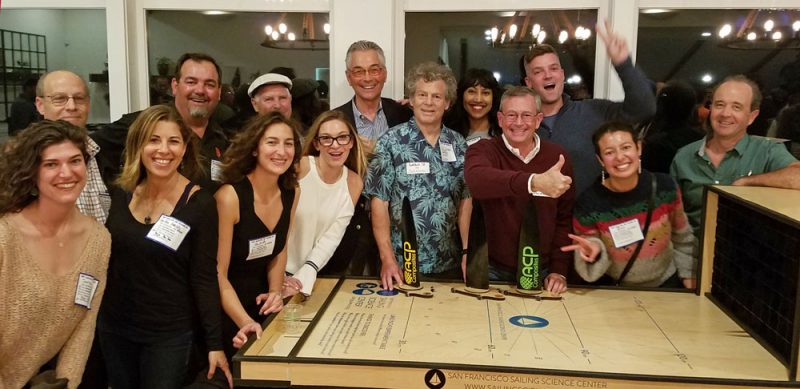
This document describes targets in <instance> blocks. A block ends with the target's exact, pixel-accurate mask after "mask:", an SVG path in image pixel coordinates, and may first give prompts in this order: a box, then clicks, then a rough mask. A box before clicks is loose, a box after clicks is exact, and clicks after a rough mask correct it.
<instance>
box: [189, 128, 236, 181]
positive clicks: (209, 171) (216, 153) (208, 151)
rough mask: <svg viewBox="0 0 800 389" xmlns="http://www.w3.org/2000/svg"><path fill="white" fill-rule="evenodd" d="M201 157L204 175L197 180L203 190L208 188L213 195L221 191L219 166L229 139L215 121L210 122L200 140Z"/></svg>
mask: <svg viewBox="0 0 800 389" xmlns="http://www.w3.org/2000/svg"><path fill="white" fill-rule="evenodd" d="M198 140H199V142H198V144H199V146H200V147H199V149H200V150H199V151H200V155H201V156H202V157H203V159H202V166H203V172H204V174H203V175H202V176H201V177H199V179H197V183H198V184H200V186H201V187H203V188H208V189H210V190H211V193H214V192H216V191H217V189H219V187H220V185H221V183H220V182H219V177H217V175H218V174H219V166H220V164H221V161H222V154H223V153H224V152H225V150H226V149H227V148H228V145H229V142H228V138H227V137H226V136H225V132H224V131H222V127H221V126H220V125H219V124H217V123H216V122H214V121H209V122H208V125H207V126H206V132H205V133H204V134H203V137H202V138H200V139H198Z"/></svg>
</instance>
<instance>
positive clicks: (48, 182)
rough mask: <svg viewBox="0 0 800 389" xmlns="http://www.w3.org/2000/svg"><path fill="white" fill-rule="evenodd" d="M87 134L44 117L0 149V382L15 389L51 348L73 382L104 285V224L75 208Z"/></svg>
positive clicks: (60, 372) (61, 375) (59, 373)
mask: <svg viewBox="0 0 800 389" xmlns="http://www.w3.org/2000/svg"><path fill="white" fill-rule="evenodd" d="M86 142H87V140H86V132H85V131H84V130H81V129H79V128H78V127H75V126H73V125H72V124H69V123H67V122H63V121H58V122H53V121H49V120H44V121H41V122H38V123H35V124H32V125H31V126H30V127H28V128H27V129H25V130H23V131H22V132H20V133H19V134H18V135H17V136H16V137H14V138H12V139H11V140H10V141H9V142H8V143H6V144H5V145H4V147H3V153H1V154H0V182H2V183H3V187H2V189H0V215H1V216H0V388H14V389H16V388H21V387H23V386H24V385H25V384H26V383H27V382H28V380H30V379H31V377H33V376H34V375H35V374H36V372H37V371H38V370H39V368H40V367H41V366H42V365H44V364H45V363H47V361H49V360H50V359H52V358H53V357H55V356H56V355H58V363H57V364H56V371H55V377H57V378H58V379H60V380H61V381H62V384H63V381H65V379H66V380H68V383H67V384H68V387H70V388H75V387H77V386H78V385H79V384H80V381H81V375H82V374H83V368H84V366H85V364H86V358H87V356H88V355H89V349H90V347H91V345H92V337H93V336H94V326H95V318H96V316H97V310H98V308H99V307H100V301H101V300H102V297H103V291H104V290H105V287H106V268H107V266H108V256H109V250H110V245H111V237H110V236H109V234H108V231H106V229H105V228H104V227H103V226H102V225H101V224H100V223H98V222H97V221H96V220H95V219H94V218H91V217H88V216H84V215H82V214H81V213H80V212H79V211H78V208H77V207H76V206H75V201H76V200H77V198H78V195H79V194H80V193H81V191H82V190H83V187H84V186H85V185H86V160H87V159H88V152H87V149H86Z"/></svg>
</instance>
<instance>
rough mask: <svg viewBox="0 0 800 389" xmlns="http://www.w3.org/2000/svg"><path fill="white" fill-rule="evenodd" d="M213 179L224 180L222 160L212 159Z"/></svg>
mask: <svg viewBox="0 0 800 389" xmlns="http://www.w3.org/2000/svg"><path fill="white" fill-rule="evenodd" d="M211 181H216V182H222V162H220V161H217V160H216V159H212V160H211Z"/></svg>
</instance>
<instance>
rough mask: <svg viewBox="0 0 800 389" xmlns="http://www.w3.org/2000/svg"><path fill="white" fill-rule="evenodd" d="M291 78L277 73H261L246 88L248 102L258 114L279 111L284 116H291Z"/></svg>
mask: <svg viewBox="0 0 800 389" xmlns="http://www.w3.org/2000/svg"><path fill="white" fill-rule="evenodd" d="M291 90H292V80H290V79H289V77H286V76H284V75H282V74H278V73H267V74H262V75H261V76H259V77H258V78H256V79H255V80H254V81H253V82H252V83H251V84H250V87H249V88H247V94H248V95H249V96H250V103H252V104H253V109H254V110H255V111H256V112H257V113H258V114H259V115H266V114H268V113H270V112H280V113H281V115H283V117H285V118H291V117H292V94H291Z"/></svg>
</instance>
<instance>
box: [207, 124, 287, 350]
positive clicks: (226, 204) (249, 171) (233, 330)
mask: <svg viewBox="0 0 800 389" xmlns="http://www.w3.org/2000/svg"><path fill="white" fill-rule="evenodd" d="M299 140H300V137H299V135H298V126H297V124H296V123H295V122H294V121H292V120H290V119H286V118H284V117H283V116H282V115H281V114H280V113H277V112H275V113H271V114H267V115H264V116H259V117H257V118H255V119H253V120H251V121H250V122H249V123H248V124H247V126H246V127H245V128H244V129H243V131H242V132H241V133H240V134H239V135H238V136H237V137H236V138H235V139H234V140H233V143H232V144H231V146H230V147H229V148H228V151H227V152H226V153H225V157H224V165H223V177H224V180H225V182H226V184H225V185H223V186H222V187H221V188H220V189H219V191H217V193H216V195H215V197H216V199H217V209H218V210H219V250H218V253H217V273H218V277H219V285H220V292H221V295H222V307H223V308H224V309H225V313H226V314H227V317H226V318H225V319H224V320H223V339H224V340H225V353H226V354H227V356H228V357H229V358H230V357H231V356H232V355H233V354H234V353H235V352H236V349H237V348H239V347H241V346H242V344H244V342H246V341H247V335H248V334H250V333H255V334H256V336H260V335H261V320H260V319H259V318H260V317H262V316H263V315H266V314H268V313H272V312H278V311H280V310H281V309H283V300H282V298H283V296H282V295H281V290H282V289H283V284H284V272H285V271H286V241H287V236H288V233H289V228H290V225H291V220H292V218H293V216H294V208H295V205H296V204H297V199H298V197H299V194H300V189H299V188H297V172H296V171H295V169H294V167H293V166H294V164H296V163H297V162H298V160H299V158H300V142H299Z"/></svg>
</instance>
